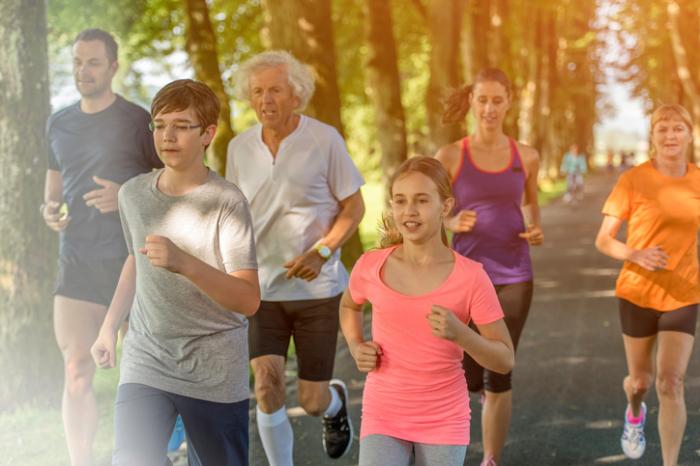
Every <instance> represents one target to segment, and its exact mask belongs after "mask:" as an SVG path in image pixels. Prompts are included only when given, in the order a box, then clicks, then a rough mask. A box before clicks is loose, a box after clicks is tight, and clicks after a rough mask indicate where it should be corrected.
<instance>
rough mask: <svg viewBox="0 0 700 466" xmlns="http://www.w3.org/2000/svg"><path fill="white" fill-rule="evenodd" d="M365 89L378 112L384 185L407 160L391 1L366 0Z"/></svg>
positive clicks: (378, 135) (378, 136)
mask: <svg viewBox="0 0 700 466" xmlns="http://www.w3.org/2000/svg"><path fill="white" fill-rule="evenodd" d="M365 5H366V17H367V26H366V33H367V41H368V43H369V58H368V60H367V89H368V93H369V94H370V98H371V100H372V102H373V103H374V108H375V112H376V115H377V139H378V140H379V145H380V147H381V150H382V175H383V178H384V183H385V184H386V183H387V182H388V180H389V179H391V176H392V175H393V174H394V171H395V170H396V168H397V167H398V166H399V165H400V164H401V163H402V162H403V161H404V160H406V152H407V149H406V117H405V115H404V109H403V105H401V83H400V78H399V67H398V58H397V52H396V42H395V41H394V33H393V22H392V18H391V2H390V1H389V0H386V1H380V2H378V1H376V0H367V2H366V3H365Z"/></svg>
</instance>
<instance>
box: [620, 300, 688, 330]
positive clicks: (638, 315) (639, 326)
mask: <svg viewBox="0 0 700 466" xmlns="http://www.w3.org/2000/svg"><path fill="white" fill-rule="evenodd" d="M697 319H698V305H697V304H690V305H688V306H684V307H682V308H680V309H676V310H673V311H657V310H656V309H650V308H648V307H640V306H637V305H636V304H633V303H631V302H629V301H627V300H626V299H620V325H621V326H622V333H624V334H625V335H627V336H628V337H635V338H643V337H650V336H653V335H656V334H657V333H659V332H664V331H670V332H683V333H687V334H690V335H693V336H695V323H696V322H697Z"/></svg>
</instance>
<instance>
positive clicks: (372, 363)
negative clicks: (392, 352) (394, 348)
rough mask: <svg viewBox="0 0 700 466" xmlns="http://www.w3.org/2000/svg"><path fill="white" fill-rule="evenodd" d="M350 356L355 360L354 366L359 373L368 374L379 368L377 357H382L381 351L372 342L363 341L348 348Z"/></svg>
mask: <svg viewBox="0 0 700 466" xmlns="http://www.w3.org/2000/svg"><path fill="white" fill-rule="evenodd" d="M350 354H352V357H353V359H355V364H357V369H358V370H359V371H360V372H370V371H373V370H375V369H376V368H377V367H379V356H381V355H382V349H381V347H380V346H379V345H378V344H377V343H375V342H373V341H363V342H360V343H355V344H353V345H352V346H351V347H350Z"/></svg>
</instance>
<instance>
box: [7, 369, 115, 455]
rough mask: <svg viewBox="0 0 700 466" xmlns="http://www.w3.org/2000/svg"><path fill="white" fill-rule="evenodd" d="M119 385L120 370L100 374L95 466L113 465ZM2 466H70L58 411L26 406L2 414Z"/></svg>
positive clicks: (105, 371)
mask: <svg viewBox="0 0 700 466" xmlns="http://www.w3.org/2000/svg"><path fill="white" fill-rule="evenodd" d="M118 381H119V371H118V370H117V369H111V370H98V371H97V374H96V376H95V394H96V397H97V405H98V410H99V416H100V417H99V427H98V431H97V437H96V438H95V448H94V450H93V451H94V459H95V464H96V465H99V466H103V465H104V466H106V465H109V464H111V457H112V444H113V438H114V435H113V434H114V427H113V426H114V409H113V407H114V397H115V394H116V387H117V383H118ZM0 426H2V430H0V451H3V456H2V457H1V458H0V466H15V465H21V466H46V465H48V464H50V465H52V466H70V461H69V458H68V450H67V448H66V441H65V437H64V435H63V423H62V420H61V412H60V409H59V407H54V408H47V407H43V406H37V405H26V406H22V407H21V408H19V409H17V410H16V411H13V412H10V413H0Z"/></svg>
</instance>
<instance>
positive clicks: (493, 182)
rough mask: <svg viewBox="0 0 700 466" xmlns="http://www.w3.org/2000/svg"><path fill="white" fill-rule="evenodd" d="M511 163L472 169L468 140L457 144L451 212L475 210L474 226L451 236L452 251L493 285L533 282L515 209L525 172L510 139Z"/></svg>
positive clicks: (522, 227) (519, 215) (521, 222)
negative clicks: (477, 266) (479, 268)
mask: <svg viewBox="0 0 700 466" xmlns="http://www.w3.org/2000/svg"><path fill="white" fill-rule="evenodd" d="M509 142H510V163H508V166H507V167H506V168H505V169H503V170H500V171H496V172H491V171H485V170H482V169H480V168H478V167H477V166H476V164H475V163H474V160H473V159H472V156H471V153H470V152H469V139H468V138H464V139H463V140H462V161H461V165H460V167H459V170H458V172H457V175H456V176H455V179H454V181H453V182H452V191H453V192H454V196H455V201H456V202H455V209H454V213H458V212H459V211H461V210H475V211H476V225H475V226H474V229H473V230H472V231H471V232H469V233H456V234H455V235H454V237H453V238H452V247H453V249H454V250H455V251H457V252H459V253H460V254H462V255H463V256H465V257H468V258H470V259H472V260H475V261H477V262H480V263H481V264H483V266H484V270H486V273H487V274H488V276H489V278H491V281H492V282H493V284H494V285H506V284H509V283H519V282H525V281H529V280H532V262H531V260H530V249H529V246H528V244H527V240H525V239H522V238H520V237H518V235H519V234H520V233H522V232H524V231H525V225H524V219H523V214H522V211H521V210H520V204H521V202H522V199H523V193H524V191H525V180H526V176H525V170H524V168H523V161H522V159H521V157H520V153H519V152H518V147H517V144H516V143H515V141H514V140H512V139H509Z"/></svg>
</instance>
